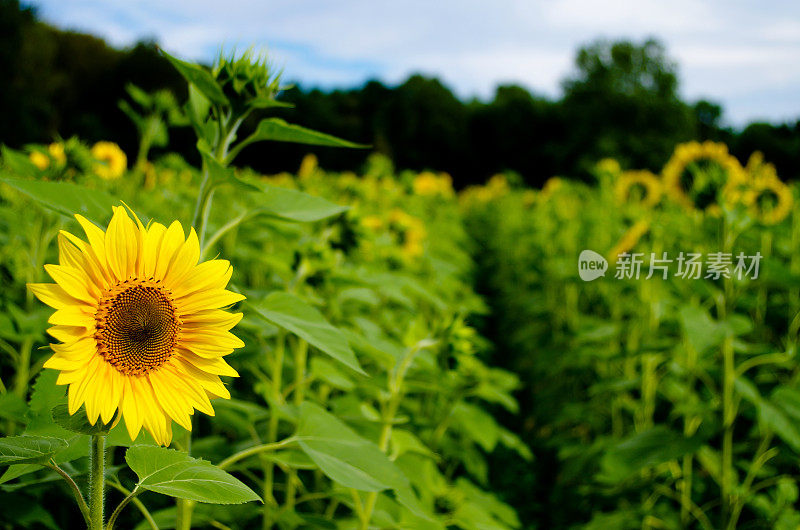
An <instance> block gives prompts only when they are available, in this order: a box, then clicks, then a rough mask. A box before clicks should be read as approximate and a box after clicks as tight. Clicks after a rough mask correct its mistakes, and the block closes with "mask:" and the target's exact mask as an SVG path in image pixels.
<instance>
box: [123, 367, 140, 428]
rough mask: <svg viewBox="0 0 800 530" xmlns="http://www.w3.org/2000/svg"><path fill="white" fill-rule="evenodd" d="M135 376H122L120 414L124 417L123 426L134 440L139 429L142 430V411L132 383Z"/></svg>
mask: <svg viewBox="0 0 800 530" xmlns="http://www.w3.org/2000/svg"><path fill="white" fill-rule="evenodd" d="M135 380H136V379H135V378H131V377H124V378H122V383H123V386H122V416H123V417H124V418H125V428H126V429H127V430H128V435H129V436H130V437H131V440H136V437H137V436H139V431H140V430H142V422H143V416H144V414H143V412H142V410H141V409H140V407H139V396H137V393H136V391H135V388H136V386H135V385H134V384H133V381H135Z"/></svg>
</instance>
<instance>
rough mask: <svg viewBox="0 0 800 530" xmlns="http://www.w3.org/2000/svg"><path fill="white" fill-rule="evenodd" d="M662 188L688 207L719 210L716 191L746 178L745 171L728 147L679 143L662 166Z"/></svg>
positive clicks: (723, 196)
mask: <svg viewBox="0 0 800 530" xmlns="http://www.w3.org/2000/svg"><path fill="white" fill-rule="evenodd" d="M661 174H662V180H663V185H664V190H665V192H666V193H667V195H669V196H670V198H672V200H674V201H675V202H677V203H678V204H681V205H682V206H684V207H686V208H688V209H700V210H703V209H705V210H706V211H707V212H709V213H711V214H715V213H719V212H721V209H720V207H719V203H718V199H720V197H718V195H720V194H721V195H722V197H721V198H722V200H726V193H724V192H723V191H722V190H723V189H725V188H726V187H727V188H728V189H731V188H733V187H735V186H736V185H737V183H743V182H744V181H745V180H746V174H745V171H744V169H743V168H742V165H741V164H740V163H739V160H737V159H736V157H734V156H732V155H731V154H729V153H728V147H727V146H726V145H725V144H722V143H716V142H711V141H706V142H703V143H700V142H688V143H685V144H679V145H678V146H677V147H676V148H675V152H674V153H673V154H672V157H671V158H670V159H669V161H668V162H667V164H666V165H665V166H664V168H663V170H662V173H661Z"/></svg>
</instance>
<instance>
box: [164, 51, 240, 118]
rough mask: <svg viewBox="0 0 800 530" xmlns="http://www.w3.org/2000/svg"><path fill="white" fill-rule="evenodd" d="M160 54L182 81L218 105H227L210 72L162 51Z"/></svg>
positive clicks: (226, 100)
mask: <svg viewBox="0 0 800 530" xmlns="http://www.w3.org/2000/svg"><path fill="white" fill-rule="evenodd" d="M161 53H163V54H164V57H166V58H167V59H168V60H169V62H171V63H172V66H174V67H175V69H176V70H178V72H180V74H181V75H182V76H183V77H184V79H186V80H187V81H188V82H189V83H191V84H193V85H194V86H196V87H197V89H198V90H199V91H200V92H202V94H203V95H204V96H205V97H207V98H208V99H209V100H211V101H212V102H214V103H217V104H219V105H227V104H228V98H227V97H225V93H224V92H222V88H221V87H220V86H219V85H218V84H217V82H216V80H215V79H214V77H213V76H212V75H211V72H209V71H208V70H206V69H205V68H203V67H202V66H200V65H198V64H192V63H187V62H186V61H181V60H180V59H178V58H177V57H173V56H172V55H170V54H168V53H167V52H165V51H164V50H161Z"/></svg>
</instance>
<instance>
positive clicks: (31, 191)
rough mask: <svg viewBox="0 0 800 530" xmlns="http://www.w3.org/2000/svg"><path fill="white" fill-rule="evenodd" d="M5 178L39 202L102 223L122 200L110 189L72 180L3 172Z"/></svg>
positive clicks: (2, 179)
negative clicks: (94, 187)
mask: <svg viewBox="0 0 800 530" xmlns="http://www.w3.org/2000/svg"><path fill="white" fill-rule="evenodd" d="M0 182H5V183H6V184H8V185H9V186H11V187H12V188H14V189H16V190H17V191H20V192H22V193H24V194H25V195H27V196H28V197H30V198H31V199H33V200H34V201H36V202H38V203H39V204H41V205H42V206H44V207H46V208H49V209H51V210H55V211H56V212H58V213H61V214H64V215H67V216H70V217H72V216H73V215H75V214H76V213H79V214H82V215H84V216H85V217H87V218H88V219H90V220H92V221H95V222H97V223H100V222H101V221H103V220H104V219H106V218H107V217H108V216H109V214H110V213H111V207H112V206H115V205H117V204H119V201H118V200H116V199H114V198H113V197H112V196H111V195H109V194H108V193H106V192H104V191H101V190H91V189H89V188H85V187H83V186H79V185H77V184H73V183H71V182H51V181H47V180H26V179H17V178H11V177H7V176H5V175H0Z"/></svg>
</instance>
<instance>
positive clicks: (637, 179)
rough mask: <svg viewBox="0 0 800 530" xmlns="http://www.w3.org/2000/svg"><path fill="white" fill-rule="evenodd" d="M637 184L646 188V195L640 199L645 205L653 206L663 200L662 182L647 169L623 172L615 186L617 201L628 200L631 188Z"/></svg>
mask: <svg viewBox="0 0 800 530" xmlns="http://www.w3.org/2000/svg"><path fill="white" fill-rule="evenodd" d="M636 186H641V187H643V188H644V195H643V196H642V197H641V199H640V203H641V204H642V205H643V206H646V207H648V208H652V207H653V206H655V205H656V204H658V202H659V201H660V200H661V182H659V180H658V177H656V176H655V175H653V173H651V172H650V171H647V170H641V171H640V170H630V171H625V172H623V173H622V175H620V177H619V179H617V182H616V185H615V186H614V194H615V195H616V197H617V201H618V202H620V203H624V202H627V201H628V200H629V199H630V195H631V190H632V189H634V188H635V187H636Z"/></svg>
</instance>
